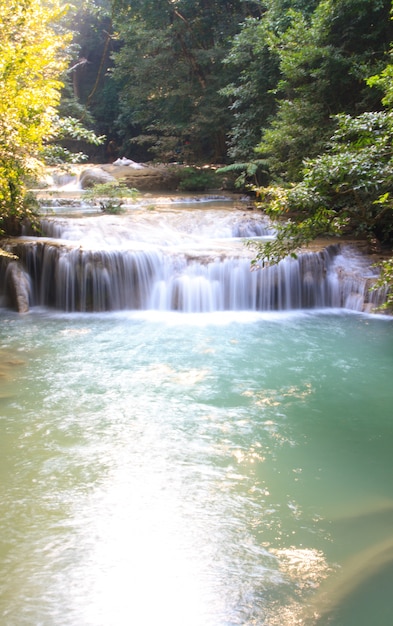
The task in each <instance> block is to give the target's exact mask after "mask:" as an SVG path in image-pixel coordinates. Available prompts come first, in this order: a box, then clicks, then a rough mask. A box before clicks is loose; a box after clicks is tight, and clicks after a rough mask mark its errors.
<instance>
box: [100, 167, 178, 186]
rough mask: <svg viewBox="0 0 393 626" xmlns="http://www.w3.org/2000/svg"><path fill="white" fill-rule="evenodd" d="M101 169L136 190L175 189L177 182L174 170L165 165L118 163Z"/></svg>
mask: <svg viewBox="0 0 393 626" xmlns="http://www.w3.org/2000/svg"><path fill="white" fill-rule="evenodd" d="M102 169H103V170H104V171H105V172H107V173H108V174H110V175H111V176H114V177H115V178H116V179H117V180H120V181H122V182H123V183H124V184H126V185H127V187H133V188H135V189H138V191H175V190H176V189H177V186H178V183H179V176H178V174H177V172H176V170H175V169H174V168H173V167H172V168H171V167H167V166H164V165H162V166H150V165H144V166H142V167H141V168H135V167H131V166H129V165H124V164H119V165H114V164H113V163H111V164H110V165H103V166H102Z"/></svg>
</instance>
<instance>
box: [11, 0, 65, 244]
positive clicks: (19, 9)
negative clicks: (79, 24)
mask: <svg viewBox="0 0 393 626" xmlns="http://www.w3.org/2000/svg"><path fill="white" fill-rule="evenodd" d="M61 17H62V10H61V9H60V6H59V5H58V4H57V1H56V0H52V1H51V2H46V3H45V4H43V3H41V2H40V1H39V0H22V1H21V0H0V92H1V99H0V229H1V231H2V232H3V233H7V234H18V233H19V232H20V225H21V223H22V221H23V220H24V219H33V218H34V208H32V206H31V202H28V201H26V186H25V182H24V181H25V179H26V178H27V177H28V176H30V175H34V173H35V172H36V171H37V168H38V164H39V157H40V155H41V153H42V150H43V147H44V144H45V142H46V141H47V140H48V139H50V138H52V137H53V126H54V119H55V116H56V106H57V105H58V102H59V97H60V88H61V82H60V81H59V76H60V75H61V74H62V72H63V71H64V69H65V64H66V46H67V36H65V35H63V34H61V33H60V34H59V32H58V30H57V28H56V26H55V23H56V22H58V20H60V19H61Z"/></svg>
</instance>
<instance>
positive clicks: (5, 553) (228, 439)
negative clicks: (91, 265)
mask: <svg viewBox="0 0 393 626" xmlns="http://www.w3.org/2000/svg"><path fill="white" fill-rule="evenodd" d="M392 337H393V334H392V320H391V319H378V318H371V317H366V316H362V315H359V314H344V313H340V314H338V313H337V312H336V313H329V314H327V313H325V314H322V313H316V312H315V313H308V314H305V313H304V312H299V313H293V312H292V313H286V314H283V313H276V314H273V313H269V314H266V313H265V314H260V313H256V312H253V313H250V312H248V313H239V312H237V313H216V314H211V315H209V314H205V315H188V316H184V315H182V314H179V313H169V312H166V313H163V312H159V311H150V312H134V313H122V314H119V313H117V314H108V313H106V314H101V315H90V314H83V315H81V314H80V315H64V314H62V315H60V314H57V315H54V314H49V313H48V312H47V311H46V312H45V311H42V312H39V311H34V312H32V313H31V314H30V315H28V316H23V317H18V316H16V315H15V314H12V313H9V312H8V313H7V312H5V311H3V312H1V314H0V350H1V354H4V355H7V362H9V365H8V366H7V367H4V368H3V369H2V370H1V372H0V376H1V378H0V384H1V395H0V402H1V405H0V406H1V420H0V428H1V437H0V448H1V449H0V513H1V515H0V520H1V525H2V532H1V543H0V616H1V618H0V621H1V623H2V624H4V625H5V626H31V625H32V624H37V625H38V624H40V625H43V626H129V625H130V624H137V625H138V626H157V624H160V625H161V626H185V625H187V626H256V625H257V626H295V625H298V624H311V625H313V626H316V625H318V626H320V625H322V624H324V625H325V624H326V625H327V624H329V625H330V626H343V625H345V626H370V624H371V623H374V624H378V626H390V624H391V588H392V585H393V571H392V570H393V568H392V559H389V554H391V549H392V543H393V541H392V527H393V524H392V522H393V487H392V480H391V476H392V471H393V457H392V454H391V442H392V436H393V422H392V413H391V407H392V399H393V392H392V386H391V381H392V375H393V359H392V355H393V340H392ZM10 355H12V358H11V356H10Z"/></svg>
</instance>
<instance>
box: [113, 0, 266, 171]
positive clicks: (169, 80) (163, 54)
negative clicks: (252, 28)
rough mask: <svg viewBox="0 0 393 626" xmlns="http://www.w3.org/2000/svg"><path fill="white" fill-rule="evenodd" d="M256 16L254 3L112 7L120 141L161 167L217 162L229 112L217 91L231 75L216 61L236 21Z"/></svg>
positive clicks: (122, 0) (230, 0) (228, 0)
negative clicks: (156, 160)
mask: <svg viewBox="0 0 393 626" xmlns="http://www.w3.org/2000/svg"><path fill="white" fill-rule="evenodd" d="M259 11H260V2H259V1H258V0H253V1H250V2H244V1H242V0H217V1H215V2H207V1H206V0H198V1H195V0H178V1H176V2H172V1H169V0H159V1H155V2H152V1H147V0H144V1H133V2H129V1H127V0H118V1H117V2H115V4H114V14H115V15H116V20H115V22H116V24H115V25H116V28H117V30H118V32H119V35H120V37H121V39H122V41H123V46H122V48H121V50H120V51H119V52H118V53H117V54H116V55H115V70H114V76H115V77H116V79H117V80H118V81H119V88H120V90H121V96H120V108H121V112H120V115H119V126H120V127H121V130H122V133H123V136H124V140H125V142H126V143H127V142H131V144H135V142H137V143H138V144H139V145H142V146H143V145H144V146H146V147H147V148H148V149H149V150H150V153H152V154H153V155H154V156H156V157H159V158H161V159H164V160H185V161H187V160H195V161H203V160H207V159H214V160H216V161H220V160H221V161H222V159H223V158H225V155H226V133H227V130H228V127H229V120H230V117H231V113H230V111H229V110H228V107H227V100H226V98H225V97H224V95H222V94H221V93H220V89H221V88H222V87H224V86H225V84H227V83H228V82H230V79H231V76H232V70H231V69H230V68H229V67H228V66H226V67H223V65H222V59H223V58H224V56H225V54H226V52H227V50H228V48H229V42H230V38H231V37H233V35H234V34H235V33H236V32H238V30H239V24H240V22H242V21H243V20H244V19H245V18H246V17H247V16H248V15H253V14H257V13H259ZM128 145H130V143H128Z"/></svg>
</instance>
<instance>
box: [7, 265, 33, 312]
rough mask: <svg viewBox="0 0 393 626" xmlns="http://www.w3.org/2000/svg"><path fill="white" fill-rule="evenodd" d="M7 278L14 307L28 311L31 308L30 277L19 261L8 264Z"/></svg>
mask: <svg viewBox="0 0 393 626" xmlns="http://www.w3.org/2000/svg"><path fill="white" fill-rule="evenodd" d="M5 278H6V288H7V294H8V297H9V299H10V301H11V306H12V308H13V309H14V310H15V311H18V313H27V312H28V311H29V308H30V279H29V276H28V275H27V274H26V272H24V270H23V268H22V267H21V265H20V264H19V263H18V261H11V262H10V263H9V264H8V267H7V271H6V277H5Z"/></svg>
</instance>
